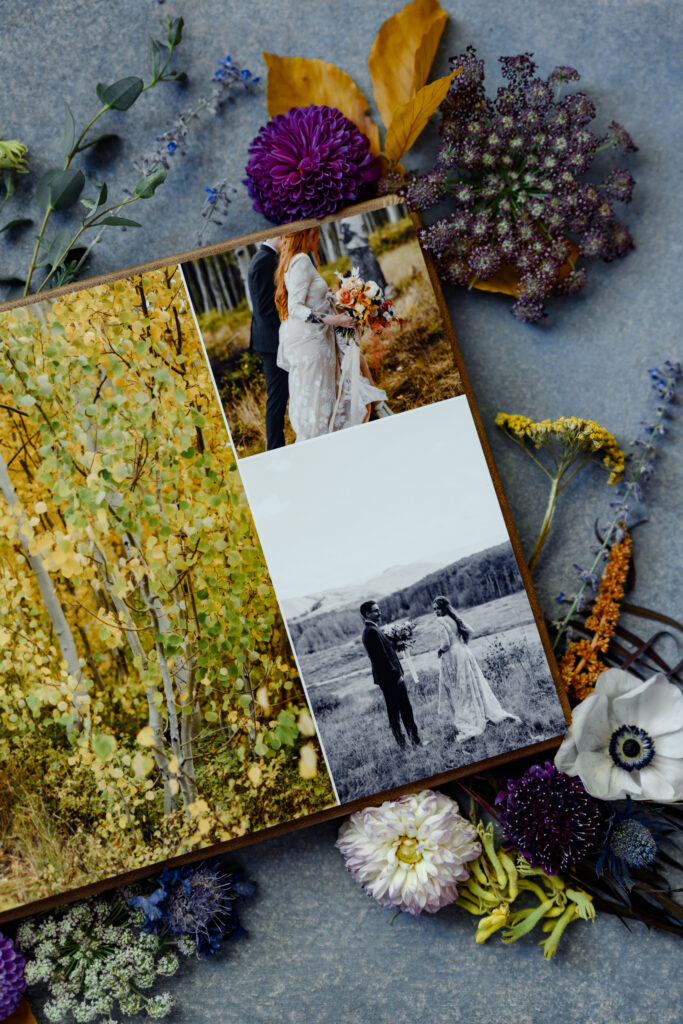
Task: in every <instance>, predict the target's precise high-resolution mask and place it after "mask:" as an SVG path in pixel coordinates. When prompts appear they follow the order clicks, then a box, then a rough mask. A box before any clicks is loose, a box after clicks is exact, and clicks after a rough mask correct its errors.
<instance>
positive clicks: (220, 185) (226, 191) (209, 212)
mask: <svg viewBox="0 0 683 1024" xmlns="http://www.w3.org/2000/svg"><path fill="white" fill-rule="evenodd" d="M204 191H205V192H206V199H205V200H204V206H203V207H202V213H201V216H202V219H203V221H204V223H203V224H202V226H201V229H200V231H199V234H198V235H197V245H201V244H202V242H203V240H204V234H205V232H206V230H207V228H208V227H209V225H210V224H215V225H217V226H218V227H221V226H222V225H223V224H224V223H225V217H226V215H227V212H228V208H229V206H230V203H231V202H232V200H233V198H234V196H235V195H236V193H237V189H236V188H234V187H233V186H232V185H230V184H229V183H228V182H227V181H219V182H217V183H216V184H215V185H207V186H206V188H205V189H204Z"/></svg>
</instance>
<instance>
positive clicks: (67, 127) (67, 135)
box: [62, 100, 76, 158]
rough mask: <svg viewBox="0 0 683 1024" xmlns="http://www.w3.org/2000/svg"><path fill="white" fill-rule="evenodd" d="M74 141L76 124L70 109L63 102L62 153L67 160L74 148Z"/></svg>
mask: <svg viewBox="0 0 683 1024" xmlns="http://www.w3.org/2000/svg"><path fill="white" fill-rule="evenodd" d="M75 141H76V122H75V121H74V116H73V114H72V113H71V107H70V106H69V104H68V103H67V102H66V100H65V101H64V141H63V142H62V151H63V153H64V157H65V158H68V157H69V156H70V155H71V150H72V149H73V148H74V142H75Z"/></svg>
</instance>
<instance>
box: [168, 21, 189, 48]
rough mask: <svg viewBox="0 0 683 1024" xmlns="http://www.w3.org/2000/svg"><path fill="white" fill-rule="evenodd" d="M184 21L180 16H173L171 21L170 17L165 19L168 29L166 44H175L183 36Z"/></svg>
mask: <svg viewBox="0 0 683 1024" xmlns="http://www.w3.org/2000/svg"><path fill="white" fill-rule="evenodd" d="M184 24H185V22H184V21H183V19H182V18H174V19H173V21H171V19H170V18H167V19H166V28H167V29H168V45H169V46H177V45H178V43H179V42H180V40H181V39H182V38H183V25H184Z"/></svg>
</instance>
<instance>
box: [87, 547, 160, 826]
mask: <svg viewBox="0 0 683 1024" xmlns="http://www.w3.org/2000/svg"><path fill="white" fill-rule="evenodd" d="M93 554H94V556H95V561H96V562H97V566H98V568H99V570H100V576H101V578H102V583H103V586H104V587H105V588H106V591H107V594H108V596H109V598H110V600H111V602H112V604H113V605H114V608H115V609H116V614H117V615H118V617H119V619H120V620H121V622H122V623H123V632H124V635H125V637H126V640H127V641H128V646H129V647H130V649H131V652H132V654H133V657H134V658H139V659H140V664H141V665H143V666H145V665H147V660H148V659H147V654H146V652H145V649H144V647H143V646H142V644H141V643H140V637H139V636H138V634H137V631H136V629H135V625H134V623H133V620H132V618H131V614H130V612H129V611H128V607H127V605H126V603H125V601H123V600H122V599H121V598H120V597H117V596H116V595H115V594H114V593H112V589H111V588H112V580H111V577H110V575H109V570H108V568H107V562H106V559H105V557H104V555H103V553H102V551H100V549H99V548H98V547H97V545H96V544H93ZM145 697H146V698H147V723H148V725H149V727H150V729H151V730H152V732H153V733H154V747H153V749H152V754H153V756H154V760H155V761H156V765H157V768H158V769H159V773H160V774H161V778H162V780H163V785H164V814H172V813H173V811H175V810H176V808H177V806H178V798H177V796H175V795H174V794H173V793H172V792H171V784H170V783H171V773H170V772H169V770H168V761H169V759H168V757H167V756H166V752H165V746H166V741H165V738H164V723H163V720H162V718H161V713H160V711H159V709H158V707H157V706H156V704H155V703H154V689H153V688H152V687H145Z"/></svg>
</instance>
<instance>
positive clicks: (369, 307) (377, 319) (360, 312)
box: [334, 267, 400, 336]
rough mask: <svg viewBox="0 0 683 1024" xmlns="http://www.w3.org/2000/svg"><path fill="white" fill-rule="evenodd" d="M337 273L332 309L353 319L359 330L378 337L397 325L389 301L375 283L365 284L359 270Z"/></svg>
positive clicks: (397, 320)
mask: <svg viewBox="0 0 683 1024" xmlns="http://www.w3.org/2000/svg"><path fill="white" fill-rule="evenodd" d="M336 273H337V277H338V278H339V287H338V288H337V290H336V292H335V293H334V301H335V305H336V306H337V308H338V309H339V311H340V312H342V313H348V314H349V316H352V317H353V319H354V320H355V321H356V322H357V324H358V326H359V327H369V328H370V330H371V331H372V333H373V335H375V336H377V335H379V334H381V333H382V332H383V331H386V330H387V329H388V328H389V327H390V326H391V325H392V324H393V323H400V319H399V318H398V317H397V316H396V314H395V312H394V307H393V306H392V304H391V301H390V300H389V299H387V298H385V295H384V292H383V290H382V289H381V288H380V286H379V285H378V284H377V282H376V281H364V280H363V278H362V277H361V276H360V272H359V270H358V267H353V268H352V269H351V270H346V271H344V273H343V274H340V273H339V271H337V272H336Z"/></svg>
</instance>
